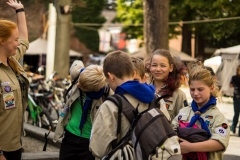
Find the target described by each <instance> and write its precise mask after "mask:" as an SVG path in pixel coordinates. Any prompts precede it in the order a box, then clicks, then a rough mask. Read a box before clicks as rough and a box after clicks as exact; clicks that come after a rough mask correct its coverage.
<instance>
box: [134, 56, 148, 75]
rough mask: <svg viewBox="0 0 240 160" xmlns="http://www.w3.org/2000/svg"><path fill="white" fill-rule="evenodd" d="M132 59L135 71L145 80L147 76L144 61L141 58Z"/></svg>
mask: <svg viewBox="0 0 240 160" xmlns="http://www.w3.org/2000/svg"><path fill="white" fill-rule="evenodd" d="M131 59H132V63H133V68H134V71H135V72H136V73H137V74H138V75H139V76H140V77H141V78H144V76H145V67H144V63H143V60H141V59H140V58H136V57H131Z"/></svg>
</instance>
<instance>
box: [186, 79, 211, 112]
mask: <svg viewBox="0 0 240 160" xmlns="http://www.w3.org/2000/svg"><path fill="white" fill-rule="evenodd" d="M189 87H190V94H191V97H192V99H193V100H194V101H195V102H196V103H197V105H198V107H199V108H200V107H202V106H204V105H205V104H206V103H207V102H208V101H209V99H210V96H211V92H212V91H213V86H212V87H209V86H207V85H206V84H204V83H203V82H202V81H199V80H193V81H191V83H190V86H189Z"/></svg>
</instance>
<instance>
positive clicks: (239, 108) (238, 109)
mask: <svg viewBox="0 0 240 160" xmlns="http://www.w3.org/2000/svg"><path fill="white" fill-rule="evenodd" d="M233 107H234V116H233V122H232V126H233V127H234V128H236V126H237V124H238V119H239V113H240V98H233Z"/></svg>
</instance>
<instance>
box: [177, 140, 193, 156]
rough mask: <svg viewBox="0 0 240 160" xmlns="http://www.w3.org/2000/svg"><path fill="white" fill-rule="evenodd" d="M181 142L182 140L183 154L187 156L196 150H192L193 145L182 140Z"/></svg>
mask: <svg viewBox="0 0 240 160" xmlns="http://www.w3.org/2000/svg"><path fill="white" fill-rule="evenodd" d="M179 140H180V148H181V153H182V154H186V153H189V152H193V151H194V149H193V148H192V144H191V143H190V142H188V141H187V140H185V139H182V138H179Z"/></svg>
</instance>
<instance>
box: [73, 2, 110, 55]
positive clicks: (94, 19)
mask: <svg viewBox="0 0 240 160" xmlns="http://www.w3.org/2000/svg"><path fill="white" fill-rule="evenodd" d="M84 1H85V2H86V7H84V8H83V7H79V6H76V7H75V8H74V10H73V12H72V21H73V23H100V24H102V23H104V22H105V21H106V19H105V18H104V17H102V16H101V12H102V10H103V7H104V2H105V1H104V0H97V1H94V0H84ZM99 28H101V26H97V27H80V26H78V27H75V29H76V36H77V37H78V38H79V40H80V41H81V42H83V43H84V44H85V45H86V47H87V48H89V49H90V50H92V51H94V52H98V50H99V48H98V46H99V35H98V31H97V29H99Z"/></svg>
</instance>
